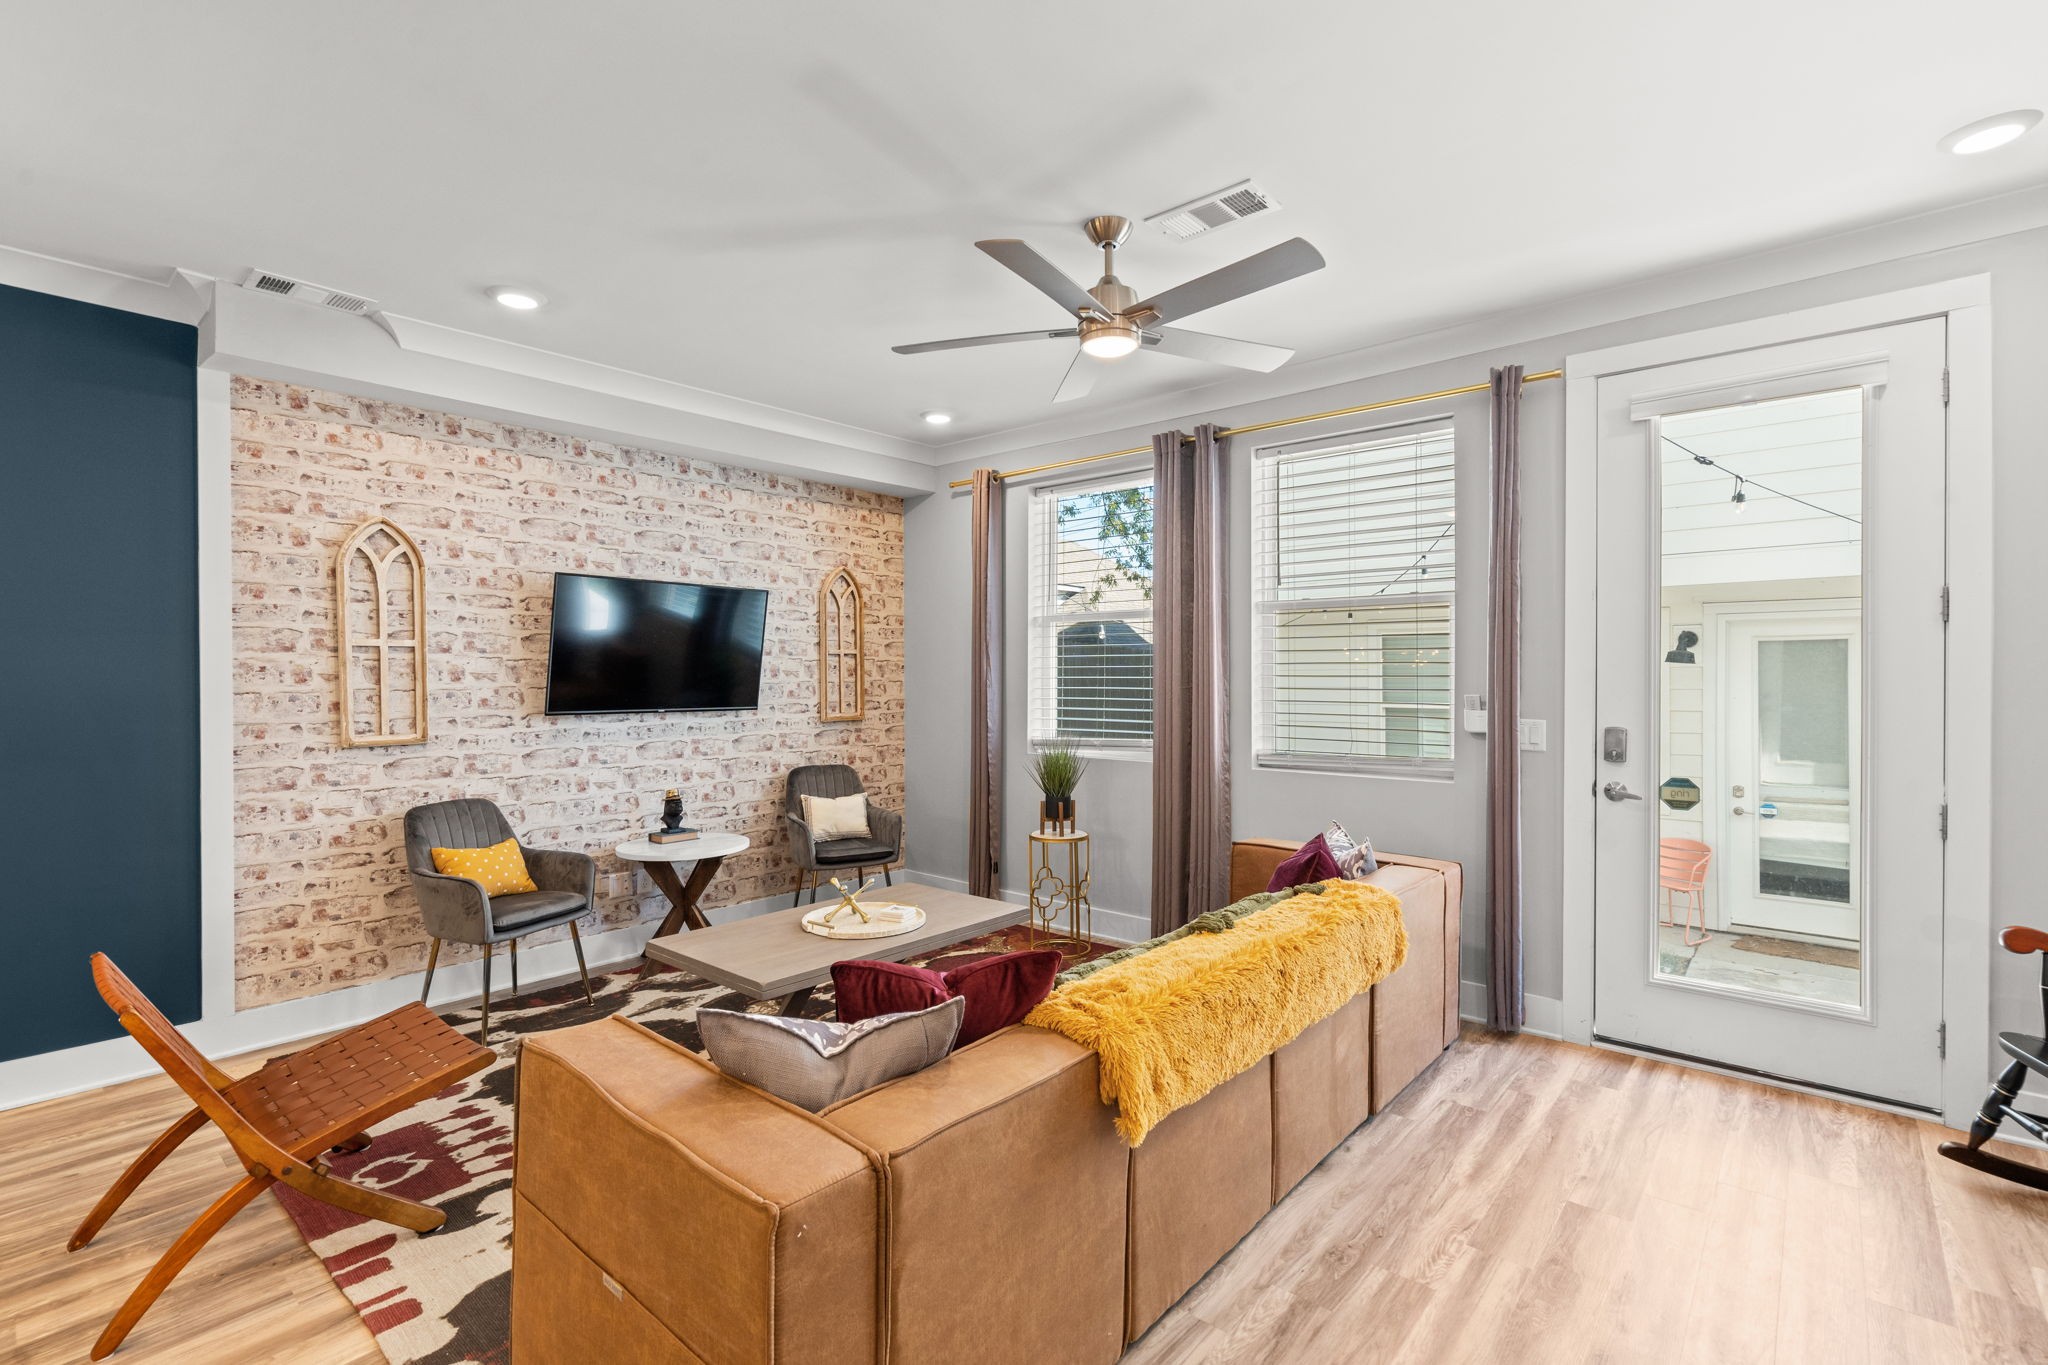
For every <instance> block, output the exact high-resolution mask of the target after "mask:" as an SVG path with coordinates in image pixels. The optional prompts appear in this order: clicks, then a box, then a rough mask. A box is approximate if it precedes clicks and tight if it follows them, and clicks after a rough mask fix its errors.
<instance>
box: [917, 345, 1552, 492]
mask: <svg viewBox="0 0 2048 1365" xmlns="http://www.w3.org/2000/svg"><path fill="white" fill-rule="evenodd" d="M1562 378H1564V371H1563V370H1543V371H1541V372H1539V373H1536V374H1525V375H1523V376H1522V382H1523V383H1524V384H1534V383H1536V382H1537V381H1539V380H1544V379H1562ZM1492 387H1493V381H1491V380H1488V381H1487V382H1486V383H1484V384H1466V385H1464V386H1463V387H1461V388H1456V389H1438V390H1437V391H1436V392H1435V393H1414V394H1410V395H1408V397H1406V398H1382V399H1381V400H1380V401H1379V402H1377V403H1360V404H1359V405H1358V406H1357V407H1355V408H1331V409H1330V410H1329V411H1328V412H1311V413H1305V414H1303V415H1302V416H1300V417H1276V418H1274V419H1273V420H1272V421H1270V422H1250V423H1247V424H1246V425H1244V426H1241V427H1225V428H1224V429H1223V430H1222V431H1220V432H1218V433H1217V435H1219V436H1243V435H1246V434H1248V433H1250V432H1254V431H1271V430H1272V429H1273V428H1275V427H1294V426H1300V425H1301V424H1302V423H1303V422H1322V421H1326V420H1328V419H1329V418H1332V417H1351V416H1355V415H1356V414H1358V413H1361V412H1377V411H1379V410H1380V409H1381V408H1403V407H1406V406H1408V405H1409V404H1410V403H1432V402H1435V401H1436V400H1437V399H1439V398H1456V397H1458V396H1459V395H1460V394H1466V393H1485V392H1486V391H1487V390H1488V389H1490V388H1492ZM1151 449H1152V447H1151V446H1149V445H1142V446H1132V447H1131V448H1130V449H1129V450H1112V451H1109V452H1107V453H1105V454H1101V455H1081V456H1077V457H1076V458H1074V459H1071V460H1054V461H1053V462H1052V463H1051V464H1035V465H1032V466H1031V467H1030V468H1028V469H1005V470H1003V471H1002V472H1001V473H1000V474H997V475H996V477H997V478H999V479H1021V478H1023V477H1024V476H1025V475H1026V474H1043V473H1045V472H1046V471H1047V470H1049V469H1066V468H1068V467H1070V466H1072V465H1077V464H1094V463H1095V462H1096V461H1097V460H1119V459H1122V458H1123V457H1124V456H1126V455H1144V454H1147V453H1149V452H1150V451H1151ZM973 483H974V480H973V479H955V480H953V482H952V483H950V484H948V485H946V486H947V487H948V488H967V487H970V486H971V485H972V484H973Z"/></svg>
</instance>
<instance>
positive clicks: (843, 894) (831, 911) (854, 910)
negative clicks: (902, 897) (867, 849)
mask: <svg viewBox="0 0 2048 1365" xmlns="http://www.w3.org/2000/svg"><path fill="white" fill-rule="evenodd" d="M879 880H881V879H880V878H879V877H870V878H868V879H867V880H866V881H864V882H862V883H861V884H860V885H859V886H857V887H855V888H853V889H852V890H851V891H849V890H847V889H846V884H845V883H844V882H842V881H840V880H839V878H837V877H834V878H833V879H832V889H833V890H834V891H837V892H838V893H839V901H838V903H837V904H836V905H821V906H818V907H816V908H815V909H813V910H812V911H811V912H810V913H809V914H807V915H805V916H804V918H803V926H804V932H805V933H807V934H817V935H819V936H820V937H823V938H894V937H895V936H896V935H898V934H907V933H909V932H910V931H911V930H913V929H920V928H923V927H924V911H923V910H922V909H920V908H919V907H917V906H915V905H895V904H885V903H881V902H877V903H876V904H874V905H862V904H861V903H860V898H861V897H862V896H863V895H865V894H867V891H868V888H869V887H871V886H873V885H874V884H875V883H876V882H877V881H879ZM842 916H843V917H844V918H843V919H842Z"/></svg>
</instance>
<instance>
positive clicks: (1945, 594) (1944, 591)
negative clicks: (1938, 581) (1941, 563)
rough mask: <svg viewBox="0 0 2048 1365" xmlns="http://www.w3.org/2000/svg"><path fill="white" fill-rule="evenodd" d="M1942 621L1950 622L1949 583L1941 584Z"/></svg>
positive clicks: (1944, 623) (1945, 623) (1944, 622)
mask: <svg viewBox="0 0 2048 1365" xmlns="http://www.w3.org/2000/svg"><path fill="white" fill-rule="evenodd" d="M1941 623H1942V624H1943V625H1947V624H1948V584H1946V583H1944V584H1942V585H1941Z"/></svg>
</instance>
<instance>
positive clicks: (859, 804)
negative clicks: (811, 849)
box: [803, 792, 869, 844]
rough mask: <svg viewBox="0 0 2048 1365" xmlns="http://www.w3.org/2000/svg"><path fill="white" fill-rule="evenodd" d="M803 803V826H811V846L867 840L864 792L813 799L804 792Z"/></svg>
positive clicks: (865, 794) (865, 795)
mask: <svg viewBox="0 0 2048 1365" xmlns="http://www.w3.org/2000/svg"><path fill="white" fill-rule="evenodd" d="M803 803H804V823H805V824H807V825H809V826H810V827H811V842H812V843H817V844H822V843H824V842H825V841H826V840H827V839H866V838H868V837H869V833H868V798H867V793H866V792H855V793H854V794H853V795H851V796H812V795H810V794H808V793H806V794H805V795H804V797H803Z"/></svg>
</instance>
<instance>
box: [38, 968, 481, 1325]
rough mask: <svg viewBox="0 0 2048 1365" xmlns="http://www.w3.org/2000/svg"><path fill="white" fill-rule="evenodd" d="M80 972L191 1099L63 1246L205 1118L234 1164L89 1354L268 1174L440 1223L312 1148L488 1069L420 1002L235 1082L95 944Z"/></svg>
mask: <svg viewBox="0 0 2048 1365" xmlns="http://www.w3.org/2000/svg"><path fill="white" fill-rule="evenodd" d="M92 979H93V984H94V985H96V986H98V987H99V991H100V995H101V997H102V998H103V999H105V1000H106V1002H107V1005H108V1006H109V1007H110V1008H111V1009H112V1010H113V1011H114V1013H115V1014H117V1015H119V1016H120V1018H121V1026H122V1027H123V1028H125V1029H127V1030H128V1032H129V1033H131V1034H133V1035H134V1037H135V1041H136V1042H138V1043H141V1044H142V1046H143V1049H144V1050H145V1051H147V1052H148V1053H149V1055H150V1056H151V1057H152V1058H154V1059H155V1060H156V1064H157V1065H158V1066H160V1067H162V1068H163V1069H164V1073H165V1074H166V1075H168V1076H169V1077H170V1078H171V1079H172V1080H174V1081H176V1082H177V1083H178V1087H179V1088H180V1089H182V1090H183V1091H184V1092H185V1093H186V1094H187V1095H189V1096H191V1097H192V1108H191V1109H190V1110H189V1111H187V1113H186V1114H185V1116H184V1117H183V1118H181V1119H179V1120H178V1121H177V1122H176V1123H174V1124H172V1125H171V1126H170V1127H169V1128H166V1129H165V1130H164V1132H163V1136H161V1137H159V1138H158V1139H157V1140H156V1141H155V1142H152V1143H151V1144H150V1145H149V1148H148V1150H146V1151H144V1152H143V1154H142V1155H141V1156H139V1157H137V1158H135V1161H134V1163H133V1164H132V1165H130V1166H129V1167H128V1169H127V1170H126V1171H124V1172H122V1175H121V1178H120V1179H119V1180H116V1181H115V1182H114V1185H113V1188H111V1189H109V1190H108V1191H107V1192H106V1193H105V1194H104V1195H102V1196H101V1197H100V1202H99V1203H98V1204H97V1205H95V1206H94V1207H93V1211H92V1212H91V1213H89V1214H87V1215H86V1217H85V1221H84V1222H83V1223H80V1224H79V1225H78V1231H76V1232H74V1233H72V1234H71V1250H73V1251H77V1250H78V1249H79V1248H80V1247H82V1246H84V1245H85V1244H86V1243H88V1242H90V1241H91V1240H92V1239H93V1237H94V1235H95V1234H97V1233H98V1232H99V1230H100V1228H101V1227H102V1226H104V1225H105V1223H106V1221H107V1219H109V1218H111V1217H112V1216H113V1214H114V1210H116V1209H118V1208H120V1207H121V1204H122V1202H123V1201H124V1200H126V1199H127V1198H128V1196H129V1195H131V1194H133V1193H134V1192H135V1188H136V1186H138V1185H140V1184H141V1183H142V1181H143V1179H144V1177H146V1176H147V1175H148V1174H149V1173H150V1172H151V1171H153V1170H155V1169H156V1167H157V1164H158V1163H159V1162H161V1161H162V1160H163V1159H164V1158H165V1157H167V1156H169V1155H170V1154H171V1153H172V1152H173V1151H174V1150H176V1148H177V1146H178V1144H179V1143H181V1142H183V1141H184V1140H185V1139H186V1138H188V1137H191V1136H192V1135H193V1134H194V1133H196V1132H198V1131H199V1130H200V1129H201V1128H204V1127H205V1126H206V1125H207V1124H208V1123H209V1122H211V1123H214V1124H216V1125H218V1126H219V1128H220V1131H221V1135H222V1136H224V1137H225V1138H227V1140H228V1145H229V1146H231V1147H232V1148H234V1152H235V1156H236V1157H237V1158H238V1159H239V1160H240V1161H241V1163H242V1168H243V1170H244V1172H245V1174H244V1175H243V1176H242V1178H241V1179H240V1180H238V1181H236V1182H235V1183H234V1184H233V1185H231V1186H230V1187H229V1188H228V1190H227V1193H225V1194H223V1195H221V1196H220V1198H218V1199H216V1200H214V1201H213V1203H212V1205H211V1206H210V1207H208V1208H207V1210H206V1212H204V1213H202V1214H200V1215H199V1217H198V1218H197V1219H196V1220H195V1221H194V1222H193V1224H192V1226H190V1227H188V1228H186V1229H185V1231H184V1234H183V1235H182V1236H180V1237H179V1238H178V1240H177V1241H175V1242H173V1243H172V1244H171V1248H170V1250H168V1251H166V1252H165V1253H164V1254H163V1257H162V1258H161V1259H160V1260H158V1261H157V1263H156V1264H155V1265H154V1266H153V1267H151V1268H150V1272H149V1274H147V1275H145V1276H143V1279H142V1283H141V1284H138V1285H136V1286H135V1289H134V1292H132V1293H131V1294H129V1295H128V1299H127V1302H125V1303H123V1304H122V1305H121V1307H120V1310H119V1311H118V1312H116V1313H115V1314H114V1317H113V1320H112V1321H110V1322H109V1323H108V1324H107V1327H106V1330H105V1331H103V1332H101V1333H100V1337H99V1340H98V1341H97V1342H95V1343H94V1344H93V1348H92V1358H93V1359H94V1360H104V1359H105V1358H106V1357H107V1356H109V1355H111V1354H113V1352H114V1350H115V1349H116V1348H117V1347H119V1346H120V1344H121V1341H122V1339H123V1338H124V1337H126V1336H127V1335H128V1333H129V1331H130V1329H132V1328H133V1327H134V1326H135V1324H136V1322H137V1321H138V1320H139V1319H140V1318H141V1317H142V1315H143V1314H144V1313H145V1312H147V1311H149V1306H150V1305H151V1304H152V1303H155V1302H156V1298H157V1295H159V1294H161V1293H163V1291H164V1289H165V1287H166V1286H168V1285H169V1284H170V1282H171V1281H172V1280H173V1279H175V1278H177V1274H178V1272H179V1271H180V1270H183V1269H184V1268H185V1263H186V1262H187V1261H189V1260H191V1259H192V1257H193V1255H194V1254H195V1253H196V1252H198V1250H199V1248H201V1247H203V1246H205V1245H206V1243H207V1242H208V1241H209V1240H210V1239H211V1238H212V1237H213V1234H215V1233H216V1232H219V1231H220V1230H221V1228H223V1227H225V1226H226V1225H227V1221H228V1220H229V1219H230V1218H233V1217H234V1216H235V1215H236V1214H237V1213H239V1212H240V1211H241V1210H242V1208H243V1207H244V1206H245V1205H247V1204H248V1203H249V1201H250V1200H252V1199H254V1198H255V1197H256V1196H257V1195H259V1194H261V1193H263V1191H265V1190H267V1189H269V1188H270V1187H271V1186H272V1185H273V1184H275V1183H276V1182H278V1181H280V1180H282V1181H283V1182H284V1183H285V1184H287V1185H290V1186H291V1187H292V1188H293V1189H295V1190H297V1191H299V1192H300V1193H301V1194H305V1195H309V1196H311V1197H312V1198H314V1199H318V1200H321V1201H322V1202H324V1203H328V1204H332V1205H333V1206H334V1207H335V1208H338V1209H346V1210H347V1211H348V1212H350V1213H354V1214H360V1215H361V1216H363V1217H365V1218H375V1219H378V1220H379V1221H381V1222H385V1223H393V1224H396V1225H397V1226H399V1227H402V1228H410V1229H412V1230H413V1231H414V1232H420V1233H426V1232H432V1231H433V1230H434V1229H436V1228H438V1227H440V1226H441V1225H442V1224H443V1223H445V1222H447V1221H448V1215H447V1214H445V1213H443V1212H441V1211H440V1210H439V1209H431V1208H428V1207H427V1206H426V1205H425V1204H419V1203H415V1202H413V1201H412V1200H410V1199H401V1198H399V1197H398V1196H397V1195H391V1194H382V1193H379V1192H378V1191H375V1190H368V1189H364V1188H363V1187H362V1186H360V1185H356V1184H352V1183H350V1182H349V1181H346V1180H343V1179H341V1178H340V1177H338V1176H334V1175H330V1174H329V1173H328V1169H327V1163H325V1162H324V1161H322V1160H320V1156H321V1154H322V1153H325V1152H360V1151H362V1150H363V1149H364V1148H365V1147H368V1146H369V1145H370V1135H369V1132H368V1131H367V1130H368V1129H369V1128H371V1127H372V1126H374V1125H376V1124H378V1123H381V1122H383V1121H384V1120H385V1119H388V1118H390V1117H391V1116H392V1115H394V1114H398V1113H402V1112H404V1111H405V1110H407V1109H410V1108H411V1107H412V1106H413V1105H415V1104H418V1103H419V1102H420V1101H421V1100H423V1099H426V1098H427V1097H428V1096H430V1095H433V1094H436V1093H438V1092H439V1091H441V1090H443V1089H445V1088H446V1087H448V1086H450V1085H452V1084H454V1083H455V1082H456V1081H459V1080H461V1079H462V1078H463V1077H464V1076H469V1075H472V1074H474V1073H476V1072H478V1071H481V1070H483V1069H484V1068H485V1067H487V1066H489V1065H490V1064H491V1061H492V1058H493V1057H494V1055H495V1054H493V1053H492V1051H491V1050H490V1049H489V1048H487V1047H481V1046H479V1045H477V1044H476V1043H473V1042H471V1041H470V1040H469V1039H467V1038H465V1037H463V1036H462V1035H461V1034H459V1033H457V1032H456V1031H455V1030H454V1029H452V1028H450V1027H448V1025H446V1024H445V1023H443V1022H441V1020H440V1019H439V1018H437V1017H436V1016H435V1015H434V1014H433V1013H432V1012H430V1011H429V1010H428V1009H427V1008H426V1006H424V1005H417V1004H414V1005H405V1006H403V1007H401V1008H399V1009H395V1010H393V1011H391V1013H389V1014H386V1015H384V1016H382V1017H380V1018H377V1019H372V1020H371V1021H370V1022H369V1023H367V1024H362V1025H359V1026H358V1027H356V1028H352V1029H350V1030H348V1031H347V1032H346V1033H342V1034H339V1035H337V1036H335V1037H333V1038H329V1039H328V1040H327V1041H325V1042H322V1043H315V1044H313V1045H312V1046H311V1047H308V1048H305V1049H302V1050H301V1051H298V1052H294V1053H292V1054H290V1055H289V1056H285V1057H273V1058H272V1059H271V1060H270V1061H268V1062H265V1063H264V1064H263V1066H262V1067H260V1068H259V1069H257V1070H256V1071H254V1072H252V1073H250V1074H249V1075H247V1076H245V1077H243V1078H242V1079H241V1080H239V1081H238V1080H233V1079H231V1078H230V1077H229V1076H228V1075H227V1074H226V1073H225V1072H223V1071H221V1069H220V1068H219V1067H216V1066H215V1065H213V1063H211V1062H209V1061H207V1060H206V1058H204V1057H202V1056H200V1055H199V1053H198V1051H196V1050H195V1049H194V1048H193V1046H192V1045H191V1044H190V1043H188V1042H186V1041H185V1039H184V1037H183V1036H182V1035H181V1034H179V1032H178V1030H177V1029H175V1028H173V1027H172V1026H171V1022H170V1020H168V1019H166V1018H164V1016H163V1014H162V1013H161V1012H160V1011H159V1010H158V1009H157V1007H156V1006H155V1005H152V1004H151V1003H150V1002H149V999H148V997H146V996H144V995H143V993H142V992H141V991H140V990H138V989H137V988H136V985H135V983H134V982H132V981H130V980H129V979H128V978H127V977H126V976H125V975H124V974H123V973H122V971H121V969H120V968H119V967H116V966H115V965H114V964H113V961H112V960H111V959H109V958H108V957H107V955H106V954H105V953H94V954H93V956H92Z"/></svg>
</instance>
